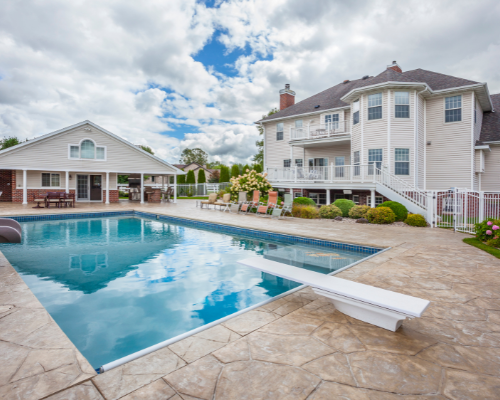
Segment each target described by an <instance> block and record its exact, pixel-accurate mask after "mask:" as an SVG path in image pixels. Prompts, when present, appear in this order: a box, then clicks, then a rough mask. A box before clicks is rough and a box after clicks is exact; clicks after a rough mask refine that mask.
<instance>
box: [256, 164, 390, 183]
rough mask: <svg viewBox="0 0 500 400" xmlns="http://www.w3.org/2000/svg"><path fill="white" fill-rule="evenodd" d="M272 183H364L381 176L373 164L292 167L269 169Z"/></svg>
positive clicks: (268, 175)
mask: <svg viewBox="0 0 500 400" xmlns="http://www.w3.org/2000/svg"><path fill="white" fill-rule="evenodd" d="M266 172H267V179H269V181H270V182H298V183H304V182H309V183H322V182H329V183H350V182H352V183H364V182H373V181H374V180H375V178H376V176H375V175H378V174H380V170H379V169H376V168H375V166H374V165H373V164H370V165H342V166H336V165H330V166H328V167H290V168H267V169H266Z"/></svg>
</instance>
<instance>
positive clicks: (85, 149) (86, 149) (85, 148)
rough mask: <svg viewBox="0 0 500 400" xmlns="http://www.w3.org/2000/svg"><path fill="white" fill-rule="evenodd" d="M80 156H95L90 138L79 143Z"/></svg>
mask: <svg viewBox="0 0 500 400" xmlns="http://www.w3.org/2000/svg"><path fill="white" fill-rule="evenodd" d="M80 158H95V145H94V142H93V141H92V140H84V141H83V142H82V144H81V145H80Z"/></svg>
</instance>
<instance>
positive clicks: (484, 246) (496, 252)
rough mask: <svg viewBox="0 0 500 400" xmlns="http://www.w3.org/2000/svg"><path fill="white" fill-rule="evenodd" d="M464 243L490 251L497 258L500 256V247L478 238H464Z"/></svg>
mask: <svg viewBox="0 0 500 400" xmlns="http://www.w3.org/2000/svg"><path fill="white" fill-rule="evenodd" d="M463 241H464V243H467V244H470V245H471V246H474V247H477V248H478V249H481V250H484V251H485V252H486V253H490V254H491V255H492V256H495V257H496V258H500V249H496V248H494V247H491V246H488V245H487V244H485V243H483V242H481V241H480V240H479V239H477V238H466V239H463Z"/></svg>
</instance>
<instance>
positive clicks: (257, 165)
mask: <svg viewBox="0 0 500 400" xmlns="http://www.w3.org/2000/svg"><path fill="white" fill-rule="evenodd" d="M253 169H254V170H255V172H258V173H260V172H262V165H260V164H255V165H254V167H253Z"/></svg>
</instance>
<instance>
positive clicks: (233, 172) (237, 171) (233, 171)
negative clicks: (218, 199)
mask: <svg viewBox="0 0 500 400" xmlns="http://www.w3.org/2000/svg"><path fill="white" fill-rule="evenodd" d="M243 173H245V172H243ZM239 174H240V167H238V165H237V164H234V165H233V166H232V167H231V178H236V177H238V175H239Z"/></svg>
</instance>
